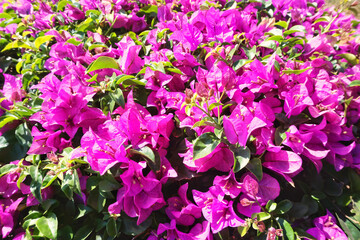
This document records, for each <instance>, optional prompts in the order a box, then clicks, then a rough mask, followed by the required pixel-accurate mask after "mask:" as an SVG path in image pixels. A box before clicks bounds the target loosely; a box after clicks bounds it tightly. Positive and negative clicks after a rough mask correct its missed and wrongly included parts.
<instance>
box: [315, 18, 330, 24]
mask: <svg viewBox="0 0 360 240" xmlns="http://www.w3.org/2000/svg"><path fill="white" fill-rule="evenodd" d="M330 21H331V19H330V17H328V16H323V17H321V18H318V19H316V20H315V22H314V23H313V24H316V23H318V22H330Z"/></svg>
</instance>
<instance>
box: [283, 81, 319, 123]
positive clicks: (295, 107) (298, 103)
mask: <svg viewBox="0 0 360 240" xmlns="http://www.w3.org/2000/svg"><path fill="white" fill-rule="evenodd" d="M282 95H283V96H284V97H285V105H284V111H285V113H286V115H287V116H289V117H290V116H292V115H299V114H300V113H301V112H302V111H303V110H304V109H305V108H306V107H307V106H311V105H313V104H314V102H313V101H312V99H311V98H310V96H309V91H308V89H307V87H306V85H305V84H298V85H296V86H294V87H293V88H292V89H290V91H288V92H283V93H282Z"/></svg>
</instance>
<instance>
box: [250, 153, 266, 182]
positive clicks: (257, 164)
mask: <svg viewBox="0 0 360 240" xmlns="http://www.w3.org/2000/svg"><path fill="white" fill-rule="evenodd" d="M246 168H247V169H248V170H249V171H250V172H252V173H253V174H254V175H255V177H256V178H257V179H258V180H259V181H261V179H262V177H263V171H262V164H261V159H260V158H253V159H251V160H250V161H249V163H248V164H247V165H246Z"/></svg>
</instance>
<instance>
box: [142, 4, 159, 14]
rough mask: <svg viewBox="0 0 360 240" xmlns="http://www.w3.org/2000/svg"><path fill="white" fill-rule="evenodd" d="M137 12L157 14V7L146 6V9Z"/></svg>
mask: <svg viewBox="0 0 360 240" xmlns="http://www.w3.org/2000/svg"><path fill="white" fill-rule="evenodd" d="M139 12H143V13H155V14H157V12H158V7H157V6H156V5H148V6H146V7H143V8H141V9H140V11H139Z"/></svg>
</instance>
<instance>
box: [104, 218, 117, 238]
mask: <svg viewBox="0 0 360 240" xmlns="http://www.w3.org/2000/svg"><path fill="white" fill-rule="evenodd" d="M106 232H107V233H108V234H109V236H111V237H116V235H117V234H118V228H117V224H116V220H115V219H114V218H110V219H109V221H108V222H107V224H106Z"/></svg>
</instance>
